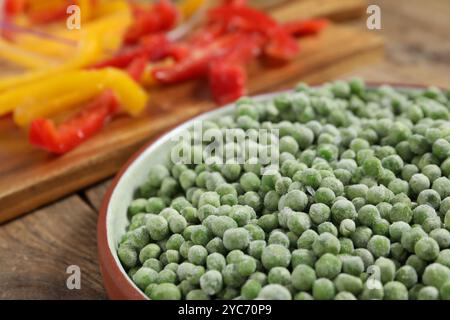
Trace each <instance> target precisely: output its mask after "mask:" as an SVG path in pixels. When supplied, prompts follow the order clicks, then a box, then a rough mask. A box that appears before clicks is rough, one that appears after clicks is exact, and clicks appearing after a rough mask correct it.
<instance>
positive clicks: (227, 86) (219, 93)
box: [209, 63, 247, 104]
mask: <svg viewBox="0 0 450 320" xmlns="http://www.w3.org/2000/svg"><path fill="white" fill-rule="evenodd" d="M246 82H247V75H246V72H245V69H244V67H242V66H241V65H233V64H227V63H225V64H224V63H214V64H212V65H211V67H210V70H209V83H210V88H211V92H212V95H213V97H214V100H215V101H216V102H217V103H218V104H226V103H229V102H232V101H235V100H236V99H238V98H240V97H242V96H243V95H245V88H246Z"/></svg>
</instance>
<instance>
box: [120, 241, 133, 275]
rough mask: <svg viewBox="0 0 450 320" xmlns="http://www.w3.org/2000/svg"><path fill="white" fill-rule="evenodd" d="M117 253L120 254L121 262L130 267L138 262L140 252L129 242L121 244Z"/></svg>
mask: <svg viewBox="0 0 450 320" xmlns="http://www.w3.org/2000/svg"><path fill="white" fill-rule="evenodd" d="M117 255H118V256H119V260H120V262H122V264H123V265H124V266H125V267H126V268H128V269H130V268H133V267H134V266H136V264H137V262H138V254H137V252H136V249H135V248H134V247H133V246H132V245H130V244H129V243H128V242H125V243H122V244H121V245H119V249H118V251H117Z"/></svg>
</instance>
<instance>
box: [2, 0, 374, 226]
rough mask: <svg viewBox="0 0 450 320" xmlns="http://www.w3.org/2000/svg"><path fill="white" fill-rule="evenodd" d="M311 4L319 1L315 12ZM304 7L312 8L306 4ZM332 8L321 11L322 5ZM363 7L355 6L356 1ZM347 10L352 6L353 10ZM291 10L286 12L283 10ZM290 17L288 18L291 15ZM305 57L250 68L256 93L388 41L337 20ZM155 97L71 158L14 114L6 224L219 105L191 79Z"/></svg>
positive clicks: (327, 72)
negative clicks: (35, 141) (42, 144)
mask: <svg viewBox="0 0 450 320" xmlns="http://www.w3.org/2000/svg"><path fill="white" fill-rule="evenodd" d="M312 2H314V3H315V4H317V7H314V8H315V11H314V10H313V9H312V6H311V4H312ZM350 2H353V4H354V5H357V7H358V8H361V3H362V1H359V0H302V1H299V2H295V1H288V4H287V6H286V5H284V6H281V7H276V8H275V9H273V10H271V12H273V14H274V15H275V16H277V18H278V19H279V20H281V21H287V20H289V19H290V18H292V11H291V10H286V8H288V6H291V8H294V9H295V11H296V12H298V15H296V17H297V18H298V17H300V16H301V17H308V12H309V11H307V10H306V9H308V10H310V12H311V15H312V16H314V17H317V16H322V15H326V16H330V12H331V11H330V6H331V3H334V4H335V10H334V11H333V12H334V13H335V14H336V13H337V12H338V11H339V9H340V7H339V6H338V4H341V3H350ZM302 4H303V5H304V6H306V7H305V8H306V9H304V10H303V9H302ZM320 4H322V5H323V8H325V9H326V10H325V11H324V12H323V14H321V13H320V10H319V9H320V8H319V5H320ZM355 7H356V6H355ZM346 10H347V11H348V8H347V9H346ZM283 12H284V13H283ZM285 17H287V18H285ZM300 44H301V47H302V51H301V53H300V54H299V56H298V58H297V59H295V60H294V61H292V62H291V63H289V64H286V65H283V66H276V67H275V66H267V65H264V63H263V62H261V61H259V62H255V63H254V64H253V65H251V66H250V87H249V93H250V94H257V93H262V92H269V91H274V90H279V89H282V88H288V87H289V86H292V85H294V84H295V83H297V82H299V81H306V82H309V83H320V82H323V81H327V80H329V79H331V78H333V77H336V76H337V75H339V74H342V73H344V72H347V71H349V70H350V69H352V68H353V67H355V66H360V65H363V64H367V63H371V62H373V61H374V60H376V59H378V58H379V57H381V56H382V52H383V42H382V40H381V39H380V38H379V37H378V36H375V35H374V34H371V33H369V32H367V31H363V30H355V29H351V28H347V27H342V26H339V25H334V24H333V25H330V26H329V27H328V28H327V29H326V30H325V31H324V32H323V33H322V34H320V35H319V36H317V37H309V38H303V39H301V40H300ZM150 94H151V102H150V104H149V107H148V109H147V111H146V112H144V113H143V114H142V115H141V116H139V117H138V118H129V117H126V116H124V117H121V118H118V119H115V120H114V121H113V122H112V123H111V124H109V125H108V126H107V128H105V130H103V131H102V132H101V133H99V134H98V135H96V136H95V137H93V138H92V139H90V140H89V141H87V142H86V143H84V144H83V145H82V146H80V147H79V148H77V149H75V150H74V151H72V152H70V153H68V154H66V155H64V156H60V157H58V156H53V155H50V154H48V153H46V152H44V151H41V150H37V149H34V148H32V147H31V146H30V145H29V144H28V141H27V136H26V132H24V131H22V130H20V129H18V128H16V127H15V126H14V124H13V123H12V121H11V119H10V118H8V117H4V118H1V119H0V222H4V221H7V220H9V219H12V218H14V217H16V216H18V215H21V214H23V213H26V212H28V211H30V210H33V209H35V208H37V207H39V206H41V205H43V204H46V203H49V202H51V201H54V200H56V199H58V198H60V197H63V196H65V195H68V194H70V193H72V192H75V191H77V190H79V189H81V188H83V187H86V186H88V185H90V184H92V183H95V182H97V181H99V180H101V179H104V178H106V177H109V176H111V175H112V174H114V173H115V172H117V170H118V169H119V168H120V167H121V165H123V163H124V162H125V161H126V159H128V158H129V157H130V155H131V154H132V153H134V152H135V151H136V150H137V149H138V148H139V147H140V146H142V145H143V144H144V143H145V141H147V140H148V139H149V138H150V137H151V136H153V135H155V134H157V133H159V132H161V131H163V130H165V129H167V128H169V127H172V126H174V125H176V124H178V123H181V122H183V121H184V120H187V119H189V118H191V117H193V116H195V115H197V114H199V113H201V112H203V111H206V110H210V109H212V108H214V107H216V106H215V105H214V104H213V103H212V102H211V98H210V95H209V90H208V85H207V83H204V82H201V81H200V82H189V83H184V84H181V85H176V86H171V87H163V88H162V87H161V88H153V89H151V90H150Z"/></svg>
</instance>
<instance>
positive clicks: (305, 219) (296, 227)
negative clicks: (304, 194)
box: [287, 212, 311, 235]
mask: <svg viewBox="0 0 450 320" xmlns="http://www.w3.org/2000/svg"><path fill="white" fill-rule="evenodd" d="M287 227H288V228H289V230H290V231H292V232H294V233H295V234H298V235H301V234H302V233H303V232H305V231H306V230H308V229H309V228H310V227H311V220H310V218H309V216H308V215H307V214H306V213H304V212H293V213H292V214H291V215H290V216H289V218H288V220H287Z"/></svg>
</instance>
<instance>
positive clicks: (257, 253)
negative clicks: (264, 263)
mask: <svg viewBox="0 0 450 320" xmlns="http://www.w3.org/2000/svg"><path fill="white" fill-rule="evenodd" d="M265 247H266V241H265V240H253V241H251V242H250V243H249V245H248V254H249V255H251V256H252V257H253V258H255V259H261V255H262V252H263V249H264V248H265Z"/></svg>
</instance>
